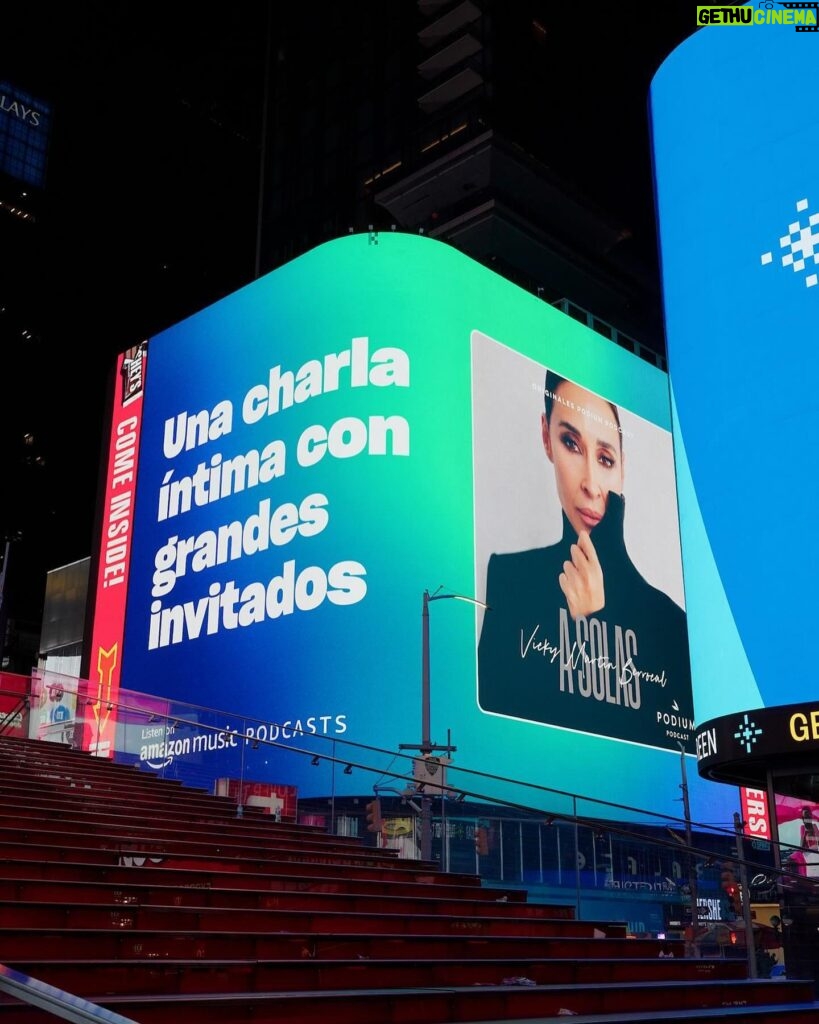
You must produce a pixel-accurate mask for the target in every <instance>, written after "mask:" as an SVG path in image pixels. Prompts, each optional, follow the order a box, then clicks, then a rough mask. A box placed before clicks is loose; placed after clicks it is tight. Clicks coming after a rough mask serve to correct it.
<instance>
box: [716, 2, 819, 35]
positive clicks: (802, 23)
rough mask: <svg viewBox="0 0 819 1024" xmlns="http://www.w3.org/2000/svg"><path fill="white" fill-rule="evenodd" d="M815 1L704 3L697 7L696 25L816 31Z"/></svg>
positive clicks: (818, 12) (817, 9)
mask: <svg viewBox="0 0 819 1024" xmlns="http://www.w3.org/2000/svg"><path fill="white" fill-rule="evenodd" d="M818 15H819V3H773V2H771V0H761V2H760V3H759V4H758V5H757V6H754V5H753V4H707V5H706V6H704V7H699V6H698V7H697V25H745V26H754V27H758V26H768V25H792V26H793V27H794V28H795V29H796V31H797V32H816V31H817V22H818V21H819V17H817V16H818Z"/></svg>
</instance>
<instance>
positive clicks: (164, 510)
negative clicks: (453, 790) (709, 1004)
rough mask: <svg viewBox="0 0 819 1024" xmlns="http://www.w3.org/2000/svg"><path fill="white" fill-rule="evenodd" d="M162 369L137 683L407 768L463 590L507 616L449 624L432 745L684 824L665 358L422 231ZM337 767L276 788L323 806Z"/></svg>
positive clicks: (313, 267)
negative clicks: (289, 788) (635, 350)
mask: <svg viewBox="0 0 819 1024" xmlns="http://www.w3.org/2000/svg"><path fill="white" fill-rule="evenodd" d="M144 367H145V368H144V408H143V415H142V427H141V435H140V440H139V476H138V486H137V491H136V505H135V516H134V528H133V546H132V551H131V557H130V575H129V576H128V584H127V586H128V600H127V615H126V622H125V632H124V646H123V656H122V673H121V680H120V682H121V685H122V686H123V687H125V688H127V689H129V690H135V691H142V692H150V693H152V694H156V695H158V696H161V697H168V698H174V699H176V700H185V701H190V702H192V703H194V704H196V705H200V706H204V707H209V708H217V709H219V708H221V709H224V710H225V711H229V712H232V713H238V714H244V715H248V716H253V717H255V718H257V719H259V720H262V721H267V722H270V723H277V724H279V725H280V724H282V723H287V724H288V728H289V729H290V734H292V730H293V729H294V728H295V729H303V730H305V731H308V732H310V733H315V734H318V735H322V736H327V737H332V738H337V739H339V740H344V741H354V742H356V743H363V744H371V745H372V746H374V747H378V748H379V749H381V750H388V751H389V750H396V751H397V750H398V749H399V747H400V746H401V745H402V744H405V745H406V744H411V743H418V742H420V740H421V729H422V720H421V681H422V615H421V612H422V607H423V595H424V593H425V592H426V591H429V593H430V594H431V595H433V596H438V595H444V594H458V595H461V596H464V597H467V598H471V599H474V600H475V601H478V602H482V604H474V603H469V602H467V603H464V602H461V601H454V600H453V601H440V602H438V603H433V602H430V603H429V604H428V606H427V607H428V612H429V619H428V622H429V647H428V651H429V694H430V704H429V707H430V737H431V739H432V741H433V742H435V743H436V744H444V743H446V742H448V741H450V740H451V744H452V745H453V746H456V747H457V753H456V754H455V755H454V757H455V759H456V761H457V764H458V765H460V766H462V767H466V768H473V769H476V770H481V771H484V772H490V773H493V774H495V775H497V776H499V777H505V776H508V777H510V778H514V779H519V780H528V781H530V782H532V783H534V784H537V785H541V786H546V787H553V788H557V789H560V790H563V791H571V792H576V793H580V794H585V795H588V796H593V797H595V798H603V799H606V800H610V801H613V802H617V803H622V804H625V805H629V806H636V807H645V806H648V807H650V808H652V809H656V810H658V811H661V812H665V813H674V814H679V811H680V806H679V782H680V752H681V750H684V751H687V752H689V753H693V744H692V737H693V725H694V717H695V707H696V693H692V686H691V676H690V668H689V660H688V643H687V629H686V613H685V595H684V591H683V579H682V568H681V565H682V563H681V554H680V541H679V523H678V512H677V497H676V490H675V476H674V457H673V448H672V435H671V415H670V403H669V391H668V381H667V378H666V376H665V375H664V374H663V373H662V372H661V371H660V370H659V369H657V368H656V367H655V366H652V365H650V364H649V363H647V362H645V361H642V360H640V359H638V358H637V357H635V356H634V355H632V354H631V353H629V352H627V351H625V350H623V349H622V348H620V347H618V346H616V345H614V344H612V343H611V342H609V341H607V340H606V339H604V338H602V337H601V336H599V335H596V334H595V333H593V332H592V331H590V330H589V329H588V328H586V327H584V326H582V325H580V324H578V323H577V322H576V321H574V320H572V319H570V318H568V317H566V316H564V315H563V314H562V313H560V312H559V311H557V310H556V309H554V308H552V307H551V306H549V305H548V304H546V303H544V302H543V301H541V300H540V299H538V298H536V297H534V296H532V295H530V294H528V293H526V292H524V291H522V290H520V289H518V288H516V287H515V286H513V285H512V284H510V283H509V282H508V281H506V280H504V279H503V278H500V277H498V276H497V275H495V274H493V273H491V272H490V271H489V270H487V269H486V268H484V267H482V266H480V265H479V264H477V263H475V262H473V261H471V260H469V259H467V258H466V257H464V256H463V255H461V254H460V253H458V252H457V251H455V250H454V249H452V248H451V247H448V246H446V245H444V244H441V243H438V242H435V241H432V240H429V239H426V238H422V237H418V236H412V235H404V234H400V233H390V234H388V235H386V236H384V235H382V236H380V237H376V238H375V239H372V238H371V237H370V236H368V235H363V236H358V235H353V236H349V237H347V238H343V239H339V240H337V241H335V242H331V243H328V244H326V245H324V246H321V247H319V248H317V249H315V250H313V251H311V252H309V253H307V254H306V255H305V256H303V257H301V258H299V259H297V260H295V261H293V262H292V263H290V264H288V265H286V266H284V267H282V268H280V269H279V270H276V271H275V272H273V273H271V274H269V275H268V276H266V277H263V278H261V279H259V280H258V281H256V282H254V283H253V284H251V285H249V286H247V287H246V288H244V289H242V290H240V291H238V292H236V293H235V294H232V295H230V296H228V297H227V298H225V299H223V300H222V301H220V302H218V303H216V304H215V305H213V306H211V307H209V308H207V309H205V310H203V311H202V312H200V313H198V314H197V315H195V316H193V317H191V318H190V319H188V320H186V321H184V322H183V323H180V324H178V325H176V326H174V327H173V328H171V329H169V330H167V331H165V332H164V333H162V334H160V335H158V336H156V337H154V338H151V339H150V340H149V341H148V344H147V358H146V360H145V363H144ZM439 588H442V589H439ZM484 604H488V605H489V608H488V609H485V608H484V607H483V605H484ZM274 753H275V752H274ZM282 756H283V757H284V756H285V755H282ZM308 762H309V758H301V759H300V758H294V757H293V756H292V755H289V760H287V762H286V763H285V761H283V760H282V761H278V760H277V759H276V757H275V756H272V755H271V758H270V759H269V763H268V762H266V763H267V769H266V770H267V771H269V773H270V779H271V781H279V782H286V783H288V784H295V785H297V786H298V787H299V791H300V793H302V794H304V795H310V794H311V793H313V792H314V791H315V790H316V787H317V786H318V785H319V784H320V783H319V782H317V781H316V779H317V773H316V772H315V771H313V772H312V774H311V768H310V767H309V763H308ZM321 784H322V785H323V784H326V783H324V782H322V783H321ZM698 784H699V781H698V780H697V782H696V783H695V785H698ZM702 785H703V786H710V788H711V789H713V790H714V791H715V792H717V793H719V792H720V787H717V786H713V784H706V783H702ZM338 786H339V787H344V786H346V787H347V788H348V790H349V792H360V791H361V790H362V788H364V789H366V788H367V786H368V783H366V782H363V781H362V778H361V776H360V775H358V776H352V777H346V776H345V777H339V781H338ZM495 791H496V792H498V793H502V792H503V786H502V785H500V786H499V787H496V789H495ZM533 800H534V802H535V803H536V804H539V803H540V802H542V800H541V798H540V797H537V798H534V797H533Z"/></svg>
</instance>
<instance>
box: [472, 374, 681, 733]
mask: <svg viewBox="0 0 819 1024" xmlns="http://www.w3.org/2000/svg"><path fill="white" fill-rule="evenodd" d="M541 432H542V437H543V446H544V449H545V451H546V455H547V457H548V459H549V461H550V462H551V463H552V464H553V466H554V470H555V481H556V484H557V493H558V497H559V499H560V504H561V507H562V509H563V537H562V539H561V540H560V541H559V542H558V543H557V544H554V545H552V546H551V547H548V548H534V549H532V550H530V551H521V552H516V553H513V554H505V555H492V556H491V558H490V560H489V566H488V570H487V590H486V600H487V603H488V605H489V606H490V609H491V610H490V611H487V612H486V614H485V616H484V622H483V628H482V631H481V638H480V643H479V646H478V702H479V705H480V707H481V708H482V710H484V711H487V712H491V713H495V714H499V715H504V716H508V717H513V718H520V719H524V720H528V721H534V722H541V723H544V724H547V725H555V726H561V727H563V728H569V729H576V730H579V731H582V732H589V733H595V734H599V735H603V736H611V737H614V738H617V739H624V740H631V741H633V742H637V743H644V744H647V745H649V746H659V747H667V748H669V749H673V750H676V749H678V748H677V742H678V740H680V739H681V740H685V739H687V736H686V734H687V733H690V731H691V730H692V729H693V707H692V700H691V678H690V666H689V659H688V638H687V632H686V622H685V613H684V611H683V610H682V609H681V608H680V607H679V606H678V605H677V604H675V603H674V601H672V600H671V599H670V598H669V597H668V596H667V595H666V594H664V593H662V591H660V590H657V589H656V588H655V587H652V586H651V585H650V584H649V583H647V582H646V581H645V580H644V579H643V577H642V576H641V575H640V573H639V572H638V570H637V569H636V568H635V566H634V564H633V563H632V561H631V559H630V558H629V555H628V552H627V551H626V546H625V541H624V539H623V521H624V515H625V499H624V498H623V480H624V453H623V443H622V431H621V429H620V417H619V413H618V410H617V407H616V406H614V405H612V404H611V403H610V402H607V401H606V400H605V399H602V398H600V397H599V396H598V395H594V394H592V393H591V392H589V391H587V390H586V389H585V388H581V387H579V386H578V385H576V384H573V383H572V382H571V381H567V380H565V379H564V378H563V377H559V376H557V375H556V374H554V373H551V372H549V373H547V375H546V385H545V409H544V412H543V414H542V417H541Z"/></svg>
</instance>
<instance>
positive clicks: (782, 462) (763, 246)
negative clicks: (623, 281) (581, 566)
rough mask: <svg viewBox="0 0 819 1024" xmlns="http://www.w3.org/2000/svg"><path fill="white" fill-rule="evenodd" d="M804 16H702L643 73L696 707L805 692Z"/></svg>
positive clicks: (817, 152) (808, 414) (812, 349)
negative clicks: (790, 83)
mask: <svg viewBox="0 0 819 1024" xmlns="http://www.w3.org/2000/svg"><path fill="white" fill-rule="evenodd" d="M768 6H770V5H768ZM788 6H793V7H798V6H800V5H788ZM801 6H803V7H805V8H807V7H808V5H801ZM803 13H804V12H803ZM808 13H809V14H810V16H811V17H814V18H815V11H813V12H812V13H811V12H808ZM798 27H799V26H795V25H794V24H769V23H764V24H763V23H761V22H760V23H758V24H757V23H754V24H748V25H747V26H741V27H739V26H738V27H736V28H728V27H723V26H708V27H704V28H701V29H700V30H699V31H697V32H696V33H695V34H694V35H692V36H691V37H690V38H689V39H688V40H687V41H686V42H685V43H683V44H682V45H681V46H680V47H678V48H677V50H675V51H674V52H673V53H672V54H671V55H670V56H669V57H668V58H667V60H666V61H665V62H664V64H663V65H662V67H661V68H660V69H659V71H658V72H657V74H656V76H655V78H654V81H653V83H652V88H651V122H652V133H653V150H654V165H655V180H656V197H657V210H658V221H659V235H660V250H661V256H662V270H663V289H664V305H665V316H666V326H667V337H668V358H669V371H670V376H671V382H672V386H673V399H674V408H675V417H676V429H675V452H676V458H677V474H678V492H679V496H680V518H681V525H682V539H683V546H682V547H683V557H684V566H685V591H686V602H687V611H688V622H689V635H690V638H691V663H692V675H693V680H694V690H695V694H696V709H697V718H698V721H699V722H703V721H706V720H708V719H711V718H717V717H720V716H724V715H729V714H732V713H733V712H735V711H742V710H745V709H753V708H759V707H764V706H771V705H791V704H797V703H799V702H802V701H804V700H811V699H813V698H815V696H816V673H815V670H814V668H813V656H812V655H811V646H810V645H811V643H812V640H811V637H812V636H813V634H814V632H815V628H816V622H815V618H814V614H813V588H814V585H815V580H816V577H817V570H819V556H818V555H817V545H816V542H815V541H814V538H813V534H812V514H813V510H814V509H815V508H816V507H817V503H819V486H818V485H817V477H816V472H815V464H816V460H815V459H814V458H812V448H811V443H812V442H811V438H812V437H813V433H814V428H815V426H816V423H817V420H818V419H819V400H818V399H817V395H819V389H817V383H816V382H817V376H819V348H817V344H816V342H817V338H818V337H819V328H818V326H817V325H819V182H817V176H816V166H817V161H819V110H817V107H816V104H815V103H812V102H810V101H808V100H807V98H806V97H805V96H804V95H803V94H802V91H801V90H800V89H799V87H798V86H797V87H796V88H795V89H793V88H790V87H785V86H784V84H783V83H785V82H786V81H787V80H794V76H795V78H796V79H798V78H799V76H800V75H801V73H802V69H804V68H805V67H810V66H812V65H813V64H814V63H815V62H816V60H817V59H819V33H816V32H815V31H797V28H798Z"/></svg>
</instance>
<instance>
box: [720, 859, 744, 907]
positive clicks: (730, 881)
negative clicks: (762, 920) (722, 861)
mask: <svg viewBox="0 0 819 1024" xmlns="http://www.w3.org/2000/svg"><path fill="white" fill-rule="evenodd" d="M720 885H721V886H722V891H723V892H724V893H725V898H726V900H727V901H728V909H729V911H730V912H731V913H732V914H733V915H734V917H741V916H742V893H741V891H740V888H739V883H738V882H737V879H736V875H735V874H734V869H733V866H732V865H730V864H726V865H724V866H723V869H722V874H721V875H720Z"/></svg>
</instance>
